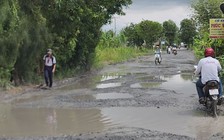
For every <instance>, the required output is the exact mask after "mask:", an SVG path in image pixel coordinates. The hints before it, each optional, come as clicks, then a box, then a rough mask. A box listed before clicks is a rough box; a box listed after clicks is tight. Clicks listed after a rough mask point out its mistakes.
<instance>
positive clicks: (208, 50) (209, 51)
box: [205, 48, 215, 57]
mask: <svg viewBox="0 0 224 140" xmlns="http://www.w3.org/2000/svg"><path fill="white" fill-rule="evenodd" d="M208 56H211V57H214V56H215V52H214V50H213V49H212V48H206V49H205V57H208Z"/></svg>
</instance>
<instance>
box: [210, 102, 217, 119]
mask: <svg viewBox="0 0 224 140" xmlns="http://www.w3.org/2000/svg"><path fill="white" fill-rule="evenodd" d="M217 102H218V101H217V100H213V101H212V106H211V107H212V108H211V109H212V114H213V117H215V118H216V117H217V116H218V114H217Z"/></svg>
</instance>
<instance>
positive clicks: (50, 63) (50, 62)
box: [43, 55, 56, 66]
mask: <svg viewBox="0 0 224 140" xmlns="http://www.w3.org/2000/svg"><path fill="white" fill-rule="evenodd" d="M52 58H53V59H52ZM43 60H44V61H45V62H44V64H45V66H53V64H56V58H55V57H54V56H52V57H49V56H47V55H44V58H43Z"/></svg>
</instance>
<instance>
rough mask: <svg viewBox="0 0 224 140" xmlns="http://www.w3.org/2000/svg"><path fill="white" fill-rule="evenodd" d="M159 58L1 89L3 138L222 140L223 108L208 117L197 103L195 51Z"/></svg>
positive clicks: (164, 55) (137, 59) (133, 60)
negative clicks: (48, 85)
mask: <svg viewBox="0 0 224 140" xmlns="http://www.w3.org/2000/svg"><path fill="white" fill-rule="evenodd" d="M162 58H163V61H162V63H161V64H160V65H155V64H154V56H150V55H148V56H143V57H139V58H136V59H132V60H130V61H128V62H123V63H119V64H114V65H108V66H105V67H104V68H103V69H102V70H100V71H98V72H94V73H90V74H86V75H83V76H80V77H75V78H70V79H66V80H64V81H56V82H55V83H54V85H53V88H52V89H50V90H48V89H47V90H44V89H41V88H37V87H34V88H29V89H27V90H26V91H24V92H20V93H17V94H6V93H1V99H0V139H5V140H14V139H19V140H20V139H21V140H24V139H26V140H35V139H46V140H48V139H49V140H51V139H55V140H57V139H58V140H59V139H60V140H61V139H65V140H72V139H80V140H86V139H102V140H104V139H106V140H120V139H126V140H131V139H133V140H135V139H140V140H150V139H152V140H155V139H163V140H164V139H172V140H175V139H178V140H179V139H181V140H191V139H203V140H204V139H223V137H224V134H223V130H224V125H223V121H224V112H223V111H224V108H223V106H219V108H218V109H219V110H218V111H219V112H218V113H219V114H218V115H219V117H218V118H213V117H212V116H211V114H210V113H208V111H207V110H206V109H205V108H204V107H203V106H201V105H199V104H198V97H197V93H196V89H195V84H194V81H195V80H196V79H195V77H193V65H194V64H196V63H197V61H196V59H195V57H194V55H193V52H191V51H190V50H185V49H184V48H182V49H180V50H178V54H177V55H173V54H166V53H165V51H164V53H163V54H162Z"/></svg>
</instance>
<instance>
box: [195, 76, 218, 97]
mask: <svg viewBox="0 0 224 140" xmlns="http://www.w3.org/2000/svg"><path fill="white" fill-rule="evenodd" d="M204 86H205V85H204V84H202V82H201V78H199V79H198V81H197V82H196V89H197V92H198V97H199V98H201V97H204V92H203V87H204ZM220 96H222V81H221V79H220V82H219V97H220Z"/></svg>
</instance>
